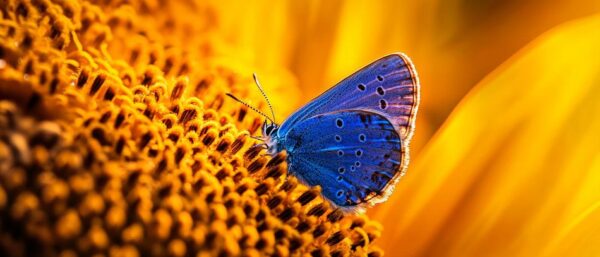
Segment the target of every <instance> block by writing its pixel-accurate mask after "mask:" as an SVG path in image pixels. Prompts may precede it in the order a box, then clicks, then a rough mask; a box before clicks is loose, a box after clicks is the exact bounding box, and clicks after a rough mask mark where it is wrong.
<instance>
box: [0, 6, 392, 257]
mask: <svg viewBox="0 0 600 257" xmlns="http://www.w3.org/2000/svg"><path fill="white" fill-rule="evenodd" d="M0 8H1V10H2V12H1V13H0V98H2V99H3V100H2V101H0V254H1V255H2V256H32V255H40V256H92V255H96V256H240V255H242V256H262V255H274V256H288V255H291V254H310V255H312V256H349V255H357V256H365V255H369V256H380V255H381V254H382V252H381V250H379V249H377V248H376V247H373V246H371V244H372V242H373V240H375V239H376V238H378V237H379V235H380V233H381V226H380V225H379V224H378V223H377V222H374V221H371V220H370V219H369V218H367V217H366V216H362V215H347V214H344V213H342V212H341V211H340V210H337V209H334V208H332V206H331V205H330V204H329V203H328V202H327V201H325V200H324V199H323V198H321V197H320V196H319V191H320V188H318V187H317V188H307V187H305V186H304V185H301V184H299V182H298V181H297V180H296V179H295V178H293V177H287V176H286V163H285V161H284V160H285V155H284V154H279V155H277V156H275V157H273V158H271V157H270V156H265V154H264V152H262V150H261V149H260V148H251V146H252V145H253V144H255V141H254V140H253V139H252V138H251V137H250V135H251V134H253V133H255V132H256V131H257V129H258V128H259V126H260V125H261V123H262V119H261V117H259V116H258V115H256V114H254V113H252V112H249V110H248V109H246V108H245V107H243V106H240V105H236V104H234V103H233V102H226V101H228V100H227V99H225V98H224V94H225V93H226V92H231V93H233V94H235V95H237V96H239V97H241V98H246V99H255V101H257V102H260V101H261V100H260V99H261V98H260V95H259V94H257V93H256V92H252V90H250V89H253V87H252V86H251V83H252V81H251V79H250V78H249V76H248V75H249V74H250V73H251V71H249V69H247V68H245V67H244V66H243V65H242V64H240V63H238V62H236V61H235V60H233V59H232V58H224V57H223V55H222V53H223V52H227V49H226V48H227V44H226V42H224V41H223V39H222V38H220V37H219V34H218V33H216V32H215V31H213V30H212V27H213V26H212V25H214V23H215V22H217V19H218V17H217V16H218V15H217V13H215V12H214V10H213V8H212V7H211V6H210V5H208V4H203V3H201V2H193V1H191V2H182V3H173V4H168V5H164V3H162V2H157V1H131V2H129V3H128V4H123V3H121V2H119V1H114V2H111V1H102V2H101V3H98V4H92V3H88V2H79V1H74V0H57V1H47V0H37V1H17V0H12V1H11V0H9V1H2V2H1V7H0ZM182 13H185V14H188V15H189V16H186V17H194V19H193V20H191V19H180V18H178V17H180V16H179V15H180V14H182ZM279 80H280V81H283V82H286V83H287V84H289V85H293V81H290V79H289V77H287V76H285V75H282V76H281V77H279ZM290 88H292V89H290V90H293V87H291V86H290ZM260 107H264V103H262V102H261V104H260Z"/></svg>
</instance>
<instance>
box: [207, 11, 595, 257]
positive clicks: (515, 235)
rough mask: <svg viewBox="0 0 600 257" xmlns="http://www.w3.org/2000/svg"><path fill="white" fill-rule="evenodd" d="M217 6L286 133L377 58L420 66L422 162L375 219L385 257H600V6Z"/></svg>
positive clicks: (224, 31) (233, 52)
mask: <svg viewBox="0 0 600 257" xmlns="http://www.w3.org/2000/svg"><path fill="white" fill-rule="evenodd" d="M213 6H214V11H215V18H214V19H215V20H214V22H215V27H214V28H213V30H214V32H215V33H217V34H219V38H221V40H224V41H226V43H227V44H226V45H228V46H230V47H229V48H227V49H221V50H222V51H224V52H225V53H223V54H224V55H226V56H229V57H230V58H235V59H239V60H240V62H242V63H247V64H249V65H248V66H250V67H255V70H254V71H255V72H257V73H258V74H259V76H260V78H261V81H262V84H263V86H264V87H265V88H266V90H267V93H268V94H269V96H270V98H271V100H272V101H273V102H274V107H275V112H276V115H277V116H278V120H279V121H281V120H283V119H284V118H285V117H287V116H288V115H289V114H290V113H291V112H293V111H294V110H296V109H297V108H299V107H300V106H301V105H302V104H304V103H306V102H307V101H310V99H312V98H313V97H315V96H316V95H318V94H320V93H321V92H323V91H324V90H326V89H328V88H329V87H330V86H332V85H334V84H335V83H336V82H337V81H339V80H341V79H343V78H344V77H345V76H347V75H349V74H351V73H352V72H354V71H356V70H357V69H359V68H361V67H363V66H364V65H366V64H368V63H370V62H371V61H373V60H375V59H377V58H379V57H381V56H384V55H386V54H389V53H391V52H397V51H401V52H404V53H406V54H408V55H409V56H410V57H411V58H412V59H413V61H414V63H415V66H416V68H417V70H418V72H419V75H420V79H421V84H422V87H421V88H422V92H421V94H422V97H421V99H422V100H421V105H420V109H419V115H418V120H417V130H416V135H415V139H414V140H413V143H412V146H411V150H412V163H411V165H410V167H409V169H408V173H407V175H406V176H405V178H404V179H403V180H401V182H400V183H399V184H398V186H397V189H396V192H395V193H394V195H393V196H392V197H391V199H390V200H389V201H388V202H386V203H384V204H381V205H380V206H377V207H376V208H374V209H371V210H369V211H368V215H369V216H370V217H372V218H374V219H376V220H379V221H381V222H382V223H383V225H384V232H383V235H382V238H381V239H379V240H378V242H377V244H378V245H379V246H381V247H382V248H384V250H385V252H386V254H387V255H388V256H598V255H600V244H599V242H600V207H598V206H599V205H600V133H598V132H599V131H600V119H599V118H600V50H599V49H600V47H598V46H600V31H599V28H600V16H598V15H595V14H596V13H600V2H599V1H565V0H558V1H535V0H526V1H490V0H483V1H453V0H451V1H391V0H390V1H317V0H311V1H266V0H265V1H251V2H248V1H227V2H224V1H214V4H213ZM248 77H250V74H248Z"/></svg>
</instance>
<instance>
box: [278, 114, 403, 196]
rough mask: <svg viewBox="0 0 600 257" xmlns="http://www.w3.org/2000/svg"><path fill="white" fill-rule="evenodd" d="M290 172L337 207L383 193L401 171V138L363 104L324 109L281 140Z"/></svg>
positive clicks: (385, 119)
mask: <svg viewBox="0 0 600 257" xmlns="http://www.w3.org/2000/svg"><path fill="white" fill-rule="evenodd" d="M283 144H284V147H285V149H286V150H287V153H288V165H289V170H290V172H291V173H292V174H294V175H295V176H297V177H298V178H300V180H302V181H304V182H305V183H307V184H308V185H310V186H316V185H320V186H321V188H322V193H323V195H324V196H325V197H326V198H328V199H329V200H330V201H332V202H333V203H334V204H336V205H338V206H340V207H348V208H353V207H360V206H361V205H362V204H364V203H367V202H370V200H371V199H373V198H376V197H383V196H384V195H386V193H387V192H386V191H388V190H389V189H390V185H393V182H395V180H396V178H397V177H398V176H400V173H401V169H399V167H401V166H402V165H403V161H404V155H403V153H402V142H401V138H400V136H399V135H398V133H397V132H396V130H395V128H394V126H393V125H392V124H391V123H390V121H389V120H388V119H387V118H385V117H383V116H382V115H380V114H377V113H373V112H369V111H364V110H345V111H337V112H331V113H324V114H319V115H316V116H313V117H311V118H308V119H305V120H303V121H301V122H299V123H297V124H296V125H295V126H294V127H293V128H291V129H290V130H289V132H288V133H287V134H286V137H285V139H284V141H283Z"/></svg>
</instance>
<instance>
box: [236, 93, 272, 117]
mask: <svg viewBox="0 0 600 257" xmlns="http://www.w3.org/2000/svg"><path fill="white" fill-rule="evenodd" d="M225 94H226V95H227V96H229V97H231V98H233V100H236V101H237V102H239V103H241V104H243V105H245V106H246V107H248V108H250V109H251V110H253V111H255V112H256V113H258V114H260V115H261V116H263V117H265V118H266V119H267V120H269V121H270V122H272V123H275V121H273V120H272V119H271V118H269V116H267V115H266V114H264V113H263V112H261V111H259V110H258V109H256V108H254V107H252V106H251V105H249V104H247V103H245V102H244V101H242V100H240V99H238V98H237V97H235V96H234V95H232V94H230V93H225Z"/></svg>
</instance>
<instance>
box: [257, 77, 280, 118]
mask: <svg viewBox="0 0 600 257" xmlns="http://www.w3.org/2000/svg"><path fill="white" fill-rule="evenodd" d="M252 77H254V83H256V86H257V87H258V90H260V93H261V94H262V95H263V97H264V98H265V100H267V104H268V105H269V109H271V115H272V116H273V120H272V121H273V123H275V122H274V121H275V112H274V111H273V106H272V105H271V102H270V101H269V98H268V97H267V94H265V91H264V90H263V89H262V87H261V86H260V83H259V82H258V77H257V76H256V73H252Z"/></svg>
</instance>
